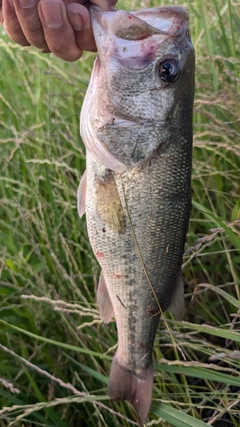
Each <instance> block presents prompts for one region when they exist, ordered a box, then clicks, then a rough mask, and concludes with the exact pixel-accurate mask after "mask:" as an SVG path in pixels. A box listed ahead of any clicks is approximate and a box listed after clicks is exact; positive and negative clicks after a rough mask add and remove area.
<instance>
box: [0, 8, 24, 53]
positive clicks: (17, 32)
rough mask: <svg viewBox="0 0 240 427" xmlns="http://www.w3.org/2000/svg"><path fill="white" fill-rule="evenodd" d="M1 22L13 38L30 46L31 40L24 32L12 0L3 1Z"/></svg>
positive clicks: (21, 43)
mask: <svg viewBox="0 0 240 427" xmlns="http://www.w3.org/2000/svg"><path fill="white" fill-rule="evenodd" d="M1 22H2V24H3V28H4V30H5V31H6V33H7V35H8V36H9V37H10V39H11V40H13V41H14V42H16V43H18V44H20V45H22V46H29V42H28V41H27V39H26V37H25V36H24V34H23V31H22V29H21V26H20V24H19V21H18V18H17V15H16V12H15V9H14V5H13V3H12V1H11V0H4V1H3V3H2V11H1Z"/></svg>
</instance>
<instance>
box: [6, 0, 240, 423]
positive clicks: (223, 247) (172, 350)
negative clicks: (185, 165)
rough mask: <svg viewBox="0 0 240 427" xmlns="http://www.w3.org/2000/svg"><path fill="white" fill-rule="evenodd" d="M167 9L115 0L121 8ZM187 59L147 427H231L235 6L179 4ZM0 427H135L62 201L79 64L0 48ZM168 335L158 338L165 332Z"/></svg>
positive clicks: (235, 304) (235, 324) (238, 9)
mask: <svg viewBox="0 0 240 427" xmlns="http://www.w3.org/2000/svg"><path fill="white" fill-rule="evenodd" d="M160 3H161V4H180V2H177V1H165V2H158V3H157V2H156V1H155V0H153V1H141V2H140V1H135V2H132V3H130V2H129V1H121V2H120V3H119V8H126V9H129V10H131V9H135V8H145V7H153V6H156V5H157V4H160ZM185 6H186V7H187V8H188V9H189V12H190V18H191V35H192V39H193V42H194V44H195V48H196V59H197V63H196V97H195V116H194V135H195V136H194V162H193V180H192V190H193V208H192V215H191V221H190V228H189V234H188V239H187V245H186V255H185V258H184V273H185V282H186V283H185V287H186V296H185V300H186V310H185V321H184V322H183V323H179V322H176V321H174V320H172V319H170V318H168V320H167V323H168V328H166V322H161V323H160V328H159V334H158V335H157V338H156V341H155V347H154V360H155V378H154V389H153V404H152V408H151V412H150V416H149V422H148V423H147V425H149V426H150V425H161V426H163V427H170V426H176V427H183V426H184V427H186V426H192V427H203V426H204V425H211V426H214V427H228V426H232V427H237V426H239V424H240V397H239V393H240V379H239V374H240V363H239V360H240V333H239V312H240V311H239V309H240V297H239V284H240V267H239V266H240V231H239V220H240V198H239V188H240V174H239V169H240V145H239V134H240V121H239V117H240V107H239V92H240V90H239V82H240V75H239V69H240V67H239V65H240V39H239V16H240V6H239V3H238V2H233V1H230V0H226V1H224V0H218V1H217V0H213V1H212V2H209V1H207V0H194V1H186V3H185ZM0 58H1V79H0V142H1V144H0V156H1V162H0V172H1V173H0V199H1V215H0V361H1V363H0V426H1V427H2V426H26V427H27V426H55V427H56V426H58V427H67V426H68V427H76V426H89V427H91V426H92V427H96V426H101V427H106V426H110V427H111V426H125V427H126V426H131V425H136V418H135V414H134V411H133V410H132V408H131V407H130V405H128V404H126V403H112V402H111V401H110V400H109V398H108V396H107V393H106V390H107V388H106V386H107V379H108V374H109V369H110V363H111V358H112V356H113V354H114V352H115V349H116V343H117V334H116V328H115V325H114V323H110V324H109V325H108V326H104V325H102V323H101V321H100V317H99V312H98V308H97V306H96V298H95V295H96V288H97V281H98V275H99V267H98V265H97V262H96V261H95V259H94V257H93V254H92V251H91V248H90V246H89V242H88V237H87V231H86V226H85V222H84V220H82V221H80V220H79V218H78V215H77V209H76V191H77V187H78V182H79V180H80V177H81V175H82V173H83V171H84V167H85V154H84V147H83V144H82V142H81V139H80V136H79V111H80V109H81V104H82V101H83V97H84V94H85V91H86V88H87V84H88V81H89V75H90V72H91V67H92V62H93V55H90V54H88V53H85V54H84V57H83V59H82V60H80V61H78V62H77V63H74V64H66V63H64V62H62V61H60V60H58V59H57V58H55V57H52V56H46V55H41V54H40V53H38V52H37V51H36V50H35V49H33V48H29V49H26V48H21V47H19V46H17V45H16V44H14V43H13V42H11V41H10V40H9V39H8V38H7V37H6V36H5V35H4V34H2V35H1V37H0ZM169 331H170V332H171V333H169Z"/></svg>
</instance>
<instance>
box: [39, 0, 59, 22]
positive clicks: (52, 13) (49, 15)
mask: <svg viewBox="0 0 240 427" xmlns="http://www.w3.org/2000/svg"><path fill="white" fill-rule="evenodd" d="M41 10H42V14H43V19H44V21H45V24H46V25H47V27H49V28H59V27H61V25H62V23H63V15H62V7H61V5H60V4H58V3H43V4H41Z"/></svg>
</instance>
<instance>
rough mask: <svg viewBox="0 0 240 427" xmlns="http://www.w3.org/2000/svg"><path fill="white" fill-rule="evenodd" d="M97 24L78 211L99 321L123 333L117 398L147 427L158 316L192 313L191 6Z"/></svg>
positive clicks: (113, 15)
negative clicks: (93, 262)
mask: <svg viewBox="0 0 240 427" xmlns="http://www.w3.org/2000/svg"><path fill="white" fill-rule="evenodd" d="M91 16H92V25H93V31H94V35H95V39H96V43H97V48H98V55H99V58H98V59H97V60H96V62H95V65H94V69H93V72H92V77H91V81H90V84H89V89H88V92H87V94H86V98H85V101H84V104H83V107H82V112H81V134H82V138H83V141H84V143H85V145H86V153H87V164H86V166H87V167H86V172H85V174H84V176H83V178H82V180H81V183H80V186H79V192H78V204H79V213H80V216H82V215H83V214H84V213H85V212H86V220H87V228H88V235H89V239H90V243H91V246H92V249H93V252H94V254H95V256H96V258H97V259H98V262H99V264H100V266H101V268H102V273H101V276H100V281H99V287H98V296H97V300H98V304H99V308H100V314H101V317H102V319H103V321H104V322H106V323H108V322H109V321H110V320H111V319H112V317H113V316H114V318H115V320H116V324H117V330H118V349H117V352H116V354H115V356H114V358H113V362H112V367H111V372H110V377H109V385H108V393H109V395H110V397H111V398H112V399H113V400H124V399H125V400H127V401H129V402H130V403H131V404H132V405H133V407H134V409H135V410H136V414H137V417H138V422H139V426H143V424H144V422H145V420H146V418H147V415H148V412H149V408H150V404H151V396H152V383H153V367H152V350H153V344H154V338H155V335H156V331H157V327H158V323H159V318H160V315H161V314H162V312H164V311H165V310H167V309H169V310H171V311H174V312H175V313H176V314H177V315H178V316H179V317H181V316H182V312H183V283H182V273H181V264H182V256H183V251H184V244H185V239H186V233H187V229H188V222H189V215H190V208H191V189H190V185H191V163H192V109H193V94H194V51H193V47H192V44H191V41H190V39H189V33H188V22H187V21H188V18H187V14H186V12H185V11H184V10H183V9H182V8H179V7H166V8H156V9H148V10H146V11H140V12H132V13H129V12H123V11H120V12H102V11H101V10H100V9H99V8H97V7H93V8H92V11H91ZM157 16H159V21H158V19H157ZM130 20H133V22H134V25H135V26H132V27H131V25H130V24H129V21H130ZM151 22H152V25H151ZM141 26H142V28H143V33H144V35H141V31H140V29H141ZM161 26H162V28H163V32H162V30H161ZM140 36H141V37H142V38H141V39H140V40H139V37H140ZM164 61H165V63H166V64H167V65H166V68H167V69H168V68H169V67H170V69H171V70H173V71H174V66H175V67H176V70H177V71H176V72H175V76H176V81H175V78H174V79H173V83H172V82H171V80H170V83H169V82H167V83H166V82H163V81H161V79H160V76H159V70H161V64H162V63H164ZM171 64H173V66H172V68H171Z"/></svg>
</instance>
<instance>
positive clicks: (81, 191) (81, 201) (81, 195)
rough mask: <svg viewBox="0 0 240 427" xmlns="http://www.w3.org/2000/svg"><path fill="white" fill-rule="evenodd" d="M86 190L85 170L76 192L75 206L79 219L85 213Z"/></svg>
mask: <svg viewBox="0 0 240 427" xmlns="http://www.w3.org/2000/svg"><path fill="white" fill-rule="evenodd" d="M86 190H87V169H86V170H85V172H84V174H83V176H82V178H81V181H80V184H79V187H78V192H77V206H78V214H79V216H80V218H82V216H83V215H84V214H85V212H86Z"/></svg>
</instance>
